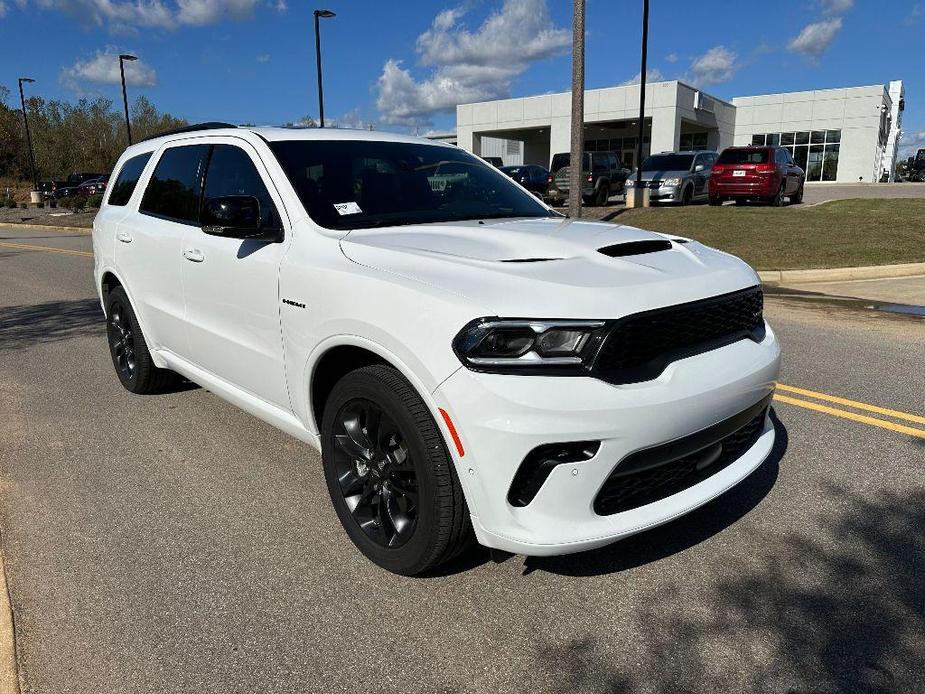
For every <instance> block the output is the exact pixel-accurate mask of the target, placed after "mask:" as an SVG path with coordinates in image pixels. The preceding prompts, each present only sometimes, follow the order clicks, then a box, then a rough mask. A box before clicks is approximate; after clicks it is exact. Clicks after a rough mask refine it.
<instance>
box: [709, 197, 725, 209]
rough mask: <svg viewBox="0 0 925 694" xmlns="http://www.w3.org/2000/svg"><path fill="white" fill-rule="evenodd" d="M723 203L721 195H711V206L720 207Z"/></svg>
mask: <svg viewBox="0 0 925 694" xmlns="http://www.w3.org/2000/svg"><path fill="white" fill-rule="evenodd" d="M722 204H723V201H722V199H720V198H719V197H717V196H715V195H711V196H710V206H711V207H719V206H720V205H722Z"/></svg>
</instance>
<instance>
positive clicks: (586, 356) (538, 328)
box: [453, 318, 605, 375]
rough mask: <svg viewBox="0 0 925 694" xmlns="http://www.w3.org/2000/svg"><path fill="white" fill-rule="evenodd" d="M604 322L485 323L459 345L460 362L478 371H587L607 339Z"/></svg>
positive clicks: (467, 330) (464, 333)
mask: <svg viewBox="0 0 925 694" xmlns="http://www.w3.org/2000/svg"><path fill="white" fill-rule="evenodd" d="M604 326H605V323H604V321H576V320H524V319H511V320H503V319H497V318H480V319H478V320H474V321H472V322H471V323H469V324H468V325H467V326H466V327H464V328H463V329H462V330H461V331H460V332H459V334H458V335H457V336H456V338H455V339H454V340H453V350H454V351H455V352H456V355H457V356H458V357H459V359H460V361H462V363H463V364H464V365H465V366H467V367H468V368H470V369H473V370H474V371H491V372H498V373H536V372H537V371H540V372H542V373H546V374H549V373H554V374H560V375H576V374H581V373H583V372H584V369H585V367H586V366H587V365H588V364H589V363H590V361H591V359H593V357H594V355H595V353H596V352H597V348H598V347H599V346H600V343H601V341H602V340H603V337H604Z"/></svg>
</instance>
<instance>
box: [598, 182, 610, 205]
mask: <svg viewBox="0 0 925 694" xmlns="http://www.w3.org/2000/svg"><path fill="white" fill-rule="evenodd" d="M608 199H610V184H609V183H607V182H603V183H601V184H600V186H599V187H598V189H597V193H596V194H595V195H594V204H595V205H596V206H597V207H607V200H608Z"/></svg>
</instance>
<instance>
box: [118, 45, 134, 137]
mask: <svg viewBox="0 0 925 694" xmlns="http://www.w3.org/2000/svg"><path fill="white" fill-rule="evenodd" d="M126 60H128V61H130V62H131V61H133V60H138V57H137V56H134V55H129V54H128V53H123V54H122V55H120V56H119V73H120V74H121V75H122V105H123V106H125V132H126V133H128V144H129V147H131V146H132V123H131V121H130V120H129V117H128V95H127V94H126V93H125V61H126Z"/></svg>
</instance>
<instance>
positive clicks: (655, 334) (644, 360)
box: [593, 287, 764, 383]
mask: <svg viewBox="0 0 925 694" xmlns="http://www.w3.org/2000/svg"><path fill="white" fill-rule="evenodd" d="M763 303H764V301H763V297H762V294H761V288H760V287H751V288H750V289H745V290H742V291H738V292H733V293H732V294H723V295H722V296H716V297H713V298H710V299H703V300H701V301H694V302H691V303H688V304H679V305H677V306H669V307H668V308H660V309H655V310H654V311H646V312H644V313H637V314H634V315H632V316H627V317H626V318H622V319H620V320H619V321H617V322H616V323H615V325H614V327H613V329H611V330H610V332H609V333H608V335H607V337H606V338H605V339H604V344H603V346H602V347H601V350H600V352H599V353H598V355H597V359H596V360H595V362H594V365H593V370H594V375H595V376H597V377H598V378H602V379H604V380H606V381H609V382H611V383H636V382H639V381H648V380H651V379H653V378H656V377H657V376H658V375H659V374H660V373H661V372H662V371H664V370H665V367H666V366H668V364H669V363H671V362H672V361H676V360H678V359H683V358H684V357H688V356H691V355H694V354H700V353H701V352H707V351H709V350H711V349H716V348H718V347H722V346H724V345H727V344H730V343H732V342H736V341H737V340H741V339H744V338H752V339H754V340H761V339H762V338H763V336H764V320H763V318H762V309H763Z"/></svg>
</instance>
